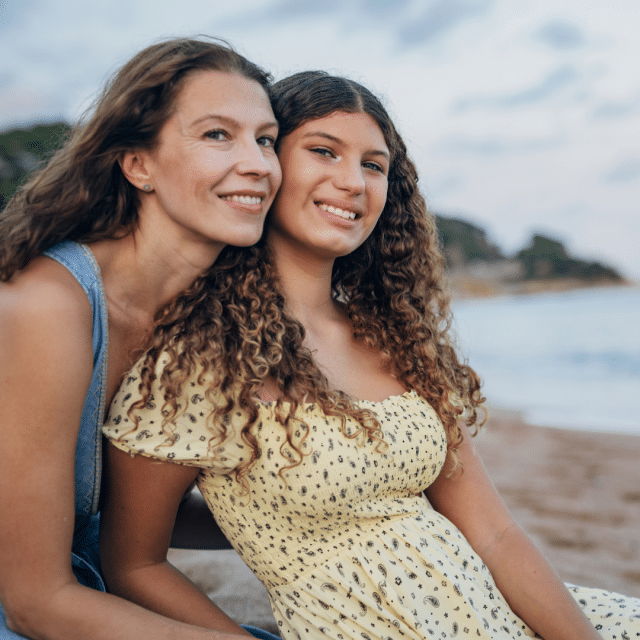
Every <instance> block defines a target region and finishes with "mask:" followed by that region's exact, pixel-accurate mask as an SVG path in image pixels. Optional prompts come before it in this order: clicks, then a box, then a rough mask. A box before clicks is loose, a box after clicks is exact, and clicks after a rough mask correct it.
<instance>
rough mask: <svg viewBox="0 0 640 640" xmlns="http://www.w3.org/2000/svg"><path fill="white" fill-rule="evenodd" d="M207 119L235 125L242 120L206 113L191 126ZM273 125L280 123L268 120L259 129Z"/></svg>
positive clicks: (238, 124) (276, 125)
mask: <svg viewBox="0 0 640 640" xmlns="http://www.w3.org/2000/svg"><path fill="white" fill-rule="evenodd" d="M207 120H217V121H219V122H222V123H225V124H227V125H230V126H234V127H238V126H240V122H239V121H238V120H236V119H235V118H231V117H229V116H223V115H220V114H217V113H207V114H206V115H204V116H201V117H200V118H197V119H196V120H194V121H193V122H192V123H191V125H190V126H192V127H195V126H196V125H199V124H201V123H202V122H205V121H207ZM271 127H275V128H276V129H277V128H278V123H277V122H276V121H275V120H266V121H265V122H263V123H262V124H260V126H259V127H258V129H270V128H271Z"/></svg>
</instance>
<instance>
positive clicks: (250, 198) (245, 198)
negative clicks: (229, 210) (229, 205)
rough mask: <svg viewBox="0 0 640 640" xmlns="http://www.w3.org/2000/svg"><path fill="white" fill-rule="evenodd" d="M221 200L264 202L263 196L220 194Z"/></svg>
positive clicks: (246, 202)
mask: <svg viewBox="0 0 640 640" xmlns="http://www.w3.org/2000/svg"><path fill="white" fill-rule="evenodd" d="M220 199H221V200H226V201H227V202H237V203H238V204H252V205H257V204H262V200H263V198H262V197H261V196H238V195H233V196H220Z"/></svg>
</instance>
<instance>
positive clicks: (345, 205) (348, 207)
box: [314, 198, 364, 223]
mask: <svg viewBox="0 0 640 640" xmlns="http://www.w3.org/2000/svg"><path fill="white" fill-rule="evenodd" d="M314 204H315V205H316V207H318V208H319V209H320V211H322V212H323V213H324V214H326V215H330V216H332V217H334V218H338V219H340V220H343V221H344V222H350V223H354V222H356V221H357V220H359V219H360V218H362V216H363V215H364V209H363V207H362V206H361V205H359V204H357V203H355V202H353V201H349V200H340V199H337V198H318V199H316V200H314ZM320 205H326V206H329V207H334V208H336V209H342V210H343V211H349V212H351V213H354V214H355V216H356V217H355V219H354V220H347V219H346V218H342V217H341V216H338V215H335V214H332V213H331V212H330V211H325V210H324V209H322V208H321V207H320Z"/></svg>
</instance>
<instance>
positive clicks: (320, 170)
mask: <svg viewBox="0 0 640 640" xmlns="http://www.w3.org/2000/svg"><path fill="white" fill-rule="evenodd" d="M278 157H279V158H280V165H281V167H282V176H283V179H282V186H281V188H280V191H279V192H278V195H277V197H276V200H275V202H274V204H273V207H272V210H271V214H270V220H269V227H268V239H269V243H270V244H272V246H275V247H276V251H277V250H278V249H277V247H278V246H279V245H280V246H282V245H283V244H286V245H288V246H289V247H290V248H292V249H293V248H295V249H299V250H302V251H304V252H305V254H308V255H309V256H310V255H311V254H315V255H317V256H318V257H322V258H325V259H335V258H337V257H339V256H344V255H347V254H349V253H351V252H352V251H354V250H355V249H357V248H358V247H359V246H360V245H361V244H362V243H363V242H364V241H365V240H366V239H367V238H368V237H369V235H370V234H371V232H372V231H373V229H374V227H375V225H376V223H377V222H378V218H379V217H380V214H381V213H382V210H383V208H384V205H385V202H386V199H387V174H388V171H389V149H388V148H387V145H386V143H385V139H384V136H383V135H382V132H381V130H380V128H379V127H378V125H377V123H376V121H375V120H374V119H373V118H372V117H371V116H370V115H368V114H366V113H344V112H341V111H339V112H335V113H332V114H331V115H329V116H327V117H324V118H319V119H316V120H309V121H307V122H305V123H304V124H302V125H301V126H300V127H298V128H297V129H295V130H294V131H292V132H291V133H290V134H288V135H287V136H286V137H285V138H284V139H283V140H282V142H281V144H280V149H279V151H278Z"/></svg>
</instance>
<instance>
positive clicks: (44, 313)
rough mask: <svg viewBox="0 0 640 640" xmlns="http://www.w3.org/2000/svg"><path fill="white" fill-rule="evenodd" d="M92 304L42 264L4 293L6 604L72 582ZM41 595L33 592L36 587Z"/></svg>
mask: <svg viewBox="0 0 640 640" xmlns="http://www.w3.org/2000/svg"><path fill="white" fill-rule="evenodd" d="M91 329H92V314H91V307H90V305H89V301H88V299H87V296H86V294H85V293H84V291H83V290H82V288H81V287H80V285H79V284H78V283H77V281H76V280H75V278H73V276H72V275H71V274H70V273H69V272H68V271H67V270H66V269H65V268H64V267H62V266H61V265H59V264H58V263H55V262H53V261H51V260H49V259H46V258H40V259H37V260H36V261H34V263H32V264H31V265H29V267H27V269H25V270H24V272H22V273H19V274H18V275H17V276H16V277H15V278H14V280H12V281H11V282H9V283H4V284H2V285H1V286H0V335H1V336H2V340H0V442H2V446H1V447H0V513H2V517H1V518H0V596H2V598H3V601H5V602H8V601H11V600H12V598H14V597H15V598H18V599H20V595H19V594H18V592H20V594H22V591H24V594H23V595H25V596H26V595H27V594H28V593H29V592H31V594H33V592H34V591H37V592H46V587H45V588H44V589H43V587H44V586H45V585H46V584H47V583H48V581H50V584H52V585H53V584H54V582H55V581H56V580H57V581H60V580H70V579H73V574H72V572H71V563H70V558H69V550H70V547H71V540H72V536H73V526H74V515H75V494H74V485H75V483H74V469H75V450H76V443H77V437H78V431H79V427H80V419H81V415H82V409H83V406H84V401H85V396H86V393H87V391H88V388H89V384H90V381H91V375H92V371H93V349H92V340H91ZM36 584H37V586H38V587H39V589H34V585H36Z"/></svg>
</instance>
